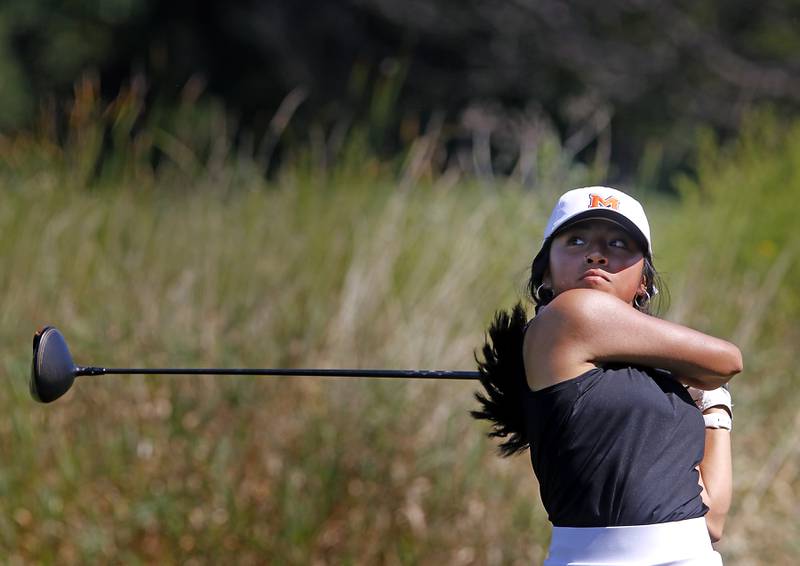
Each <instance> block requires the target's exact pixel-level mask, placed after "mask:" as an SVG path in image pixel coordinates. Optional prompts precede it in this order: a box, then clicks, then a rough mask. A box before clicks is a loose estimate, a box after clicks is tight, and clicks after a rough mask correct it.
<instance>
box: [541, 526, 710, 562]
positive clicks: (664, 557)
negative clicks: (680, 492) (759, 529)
mask: <svg viewBox="0 0 800 566" xmlns="http://www.w3.org/2000/svg"><path fill="white" fill-rule="evenodd" d="M590 565H591V566H601V565H602V566H722V557H721V556H720V555H719V553H717V552H716V551H715V550H714V549H713V548H712V547H711V539H710V538H709V536H708V530H707V528H706V520H705V518H704V517H698V518H696V519H687V520H685V521H675V522H672V523H659V524H657V525H636V526H632V527H581V528H572V527H553V538H552V540H551V542H550V552H549V553H548V556H547V559H546V560H545V561H544V565H543V566H590Z"/></svg>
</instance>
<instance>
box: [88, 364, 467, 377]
mask: <svg viewBox="0 0 800 566" xmlns="http://www.w3.org/2000/svg"><path fill="white" fill-rule="evenodd" d="M108 374H116V375H125V374H128V375H264V376H276V377H377V378H401V379H402V378H405V379H408V378H414V379H478V378H479V376H480V374H479V373H478V372H477V371H461V370H454V371H450V370H402V369H397V370H386V369H286V368H265V369H248V368H227V369H226V368H102V367H77V368H75V376H76V377H77V376H83V375H108Z"/></svg>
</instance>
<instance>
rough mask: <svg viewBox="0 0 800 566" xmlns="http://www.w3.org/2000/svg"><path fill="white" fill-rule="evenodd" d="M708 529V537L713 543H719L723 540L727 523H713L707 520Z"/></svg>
mask: <svg viewBox="0 0 800 566" xmlns="http://www.w3.org/2000/svg"><path fill="white" fill-rule="evenodd" d="M706 527H707V528H708V536H709V538H710V539H711V542H712V543H717V542H719V541H720V540H722V532H723V531H724V530H725V521H724V520H723V521H713V520H711V519H709V518H708V517H707V518H706Z"/></svg>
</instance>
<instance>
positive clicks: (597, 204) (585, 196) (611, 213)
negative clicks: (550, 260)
mask: <svg viewBox="0 0 800 566" xmlns="http://www.w3.org/2000/svg"><path fill="white" fill-rule="evenodd" d="M590 218H602V219H604V220H609V221H611V222H614V223H616V224H619V225H620V226H622V227H623V228H625V230H626V231H628V232H629V233H630V234H631V235H632V236H634V237H635V238H636V239H637V240H638V242H639V244H640V245H641V246H642V250H643V251H644V252H645V255H647V256H649V257H652V255H653V244H652V242H651V241H650V224H649V223H648V222H647V216H646V215H645V213H644V208H642V205H641V204H640V203H639V201H637V200H636V199H635V198H633V197H632V196H630V195H627V194H625V193H623V192H622V191H620V190H617V189H612V188H611V187H602V186H596V187H583V188H580V189H573V190H571V191H567V192H566V193H564V194H563V195H561V198H559V199H558V202H557V203H556V206H555V208H553V212H552V213H551V214H550V219H549V220H548V221H547V227H546V228H545V229H544V238H543V240H542V249H544V247H545V246H546V244H547V243H548V241H549V240H550V239H551V238H552V237H553V236H554V235H555V234H556V233H557V232H558V231H559V230H561V229H563V228H566V227H567V226H569V225H572V224H574V223H576V222H579V221H581V220H588V219H590ZM539 253H541V251H540V252H539Z"/></svg>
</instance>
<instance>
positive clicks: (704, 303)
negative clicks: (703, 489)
mask: <svg viewBox="0 0 800 566" xmlns="http://www.w3.org/2000/svg"><path fill="white" fill-rule="evenodd" d="M798 108H800V3H798V2H796V1H790V0H784V1H780V2H779V1H767V2H761V3H757V4H756V3H752V2H738V1H737V2H719V1H699V2H697V1H695V2H683V1H677V0H668V1H664V2H657V3H653V2H641V1H636V0H609V1H608V2H603V3H596V2H588V1H576V2H570V3H566V2H561V1H556V0H542V1H537V2H533V1H526V0H517V1H509V2H478V1H461V2H454V1H451V0H429V1H424V2H422V1H417V0H407V1H405V2H392V1H386V0H327V1H320V0H309V1H307V2H279V1H262V2H256V1H243V0H242V1H235V2H220V1H213V0H205V1H196V2H189V1H186V0H178V1H175V2H156V1H154V0H107V1H104V2H89V1H85V0H74V1H71V2H55V1H50V0H6V1H5V2H3V4H2V5H0V262H2V266H3V268H2V269H0V368H1V369H2V372H3V374H4V377H5V384H6V386H5V387H3V388H0V409H2V410H1V411H0V413H1V414H2V415H3V417H2V418H0V447H1V448H2V454H3V461H2V464H0V554H1V555H2V556H3V557H4V559H5V560H6V562H8V563H10V564H28V563H58V564H83V563H120V562H121V563H130V564H138V563H142V564H145V563H164V564H207V563H220V562H231V561H235V562H236V563H241V564H271V563H274V564H319V565H322V564H441V563H447V564H532V563H539V562H541V560H542V559H543V556H544V552H545V550H546V548H547V543H548V539H549V526H548V523H547V520H546V515H545V513H544V511H543V509H542V507H541V504H540V502H539V498H538V492H537V486H536V483H535V480H534V478H533V474H532V472H531V469H530V462H529V460H528V458H527V456H522V457H517V458H512V459H510V460H500V459H499V458H497V456H496V453H495V448H494V445H493V443H492V442H491V441H489V440H488V439H487V438H486V437H485V433H486V432H487V430H486V427H485V426H484V425H483V424H481V423H477V422H475V421H473V420H472V419H471V418H470V417H469V415H468V411H469V410H470V409H473V408H475V406H476V403H475V401H474V400H473V398H472V395H473V392H474V391H475V389H476V384H474V383H455V382H454V383H432V382H424V381H413V380H408V381H405V382H401V383H389V382H380V381H378V380H371V381H366V380H365V381H358V380H351V381H336V380H323V379H294V380H281V379H269V378H267V379H246V378H245V379H242V378H233V377H223V378H210V377H201V378H191V377H173V378H152V377H138V378H136V377H124V376H113V377H112V376H109V377H105V378H102V379H98V380H95V381H93V380H92V379H91V378H81V379H80V380H79V381H78V383H77V385H76V387H75V389H74V390H72V391H71V392H70V393H68V394H67V395H66V396H65V397H64V398H62V399H60V400H58V401H57V402H55V403H54V404H52V405H48V406H44V405H38V404H35V403H34V402H33V401H32V400H31V399H30V396H29V394H28V391H27V376H28V373H29V371H30V350H29V348H30V340H31V336H32V334H33V332H34V330H35V329H36V328H38V327H39V326H41V325H44V324H53V325H56V326H58V327H59V328H60V329H61V330H62V332H64V334H65V336H66V337H67V340H68V341H69V343H70V346H71V349H72V351H73V355H74V356H75V358H76V362H77V363H79V364H85V365H89V364H92V365H105V366H131V365H142V366H170V365H171V366H180V365H183V366H254V367H265V366H267V367H279V366H286V367H314V366H319V367H386V368H414V369H422V368H426V369H434V368H435V369H473V368H474V366H475V363H474V353H475V351H476V350H477V349H478V348H479V347H480V346H481V345H482V343H483V340H484V329H485V328H486V326H487V325H488V323H489V321H490V320H491V317H492V315H493V313H494V312H495V311H496V310H498V309H502V308H509V307H511V306H512V305H513V304H514V303H515V302H516V301H518V300H527V299H526V298H525V296H524V284H525V281H526V272H527V270H528V268H529V262H530V260H531V257H532V255H533V253H534V252H535V251H536V249H537V246H538V243H539V241H540V238H541V231H542V229H543V227H544V223H545V221H546V218H547V215H548V214H549V212H550V208H551V207H552V204H553V202H554V200H555V198H556V197H557V196H558V195H559V194H560V193H562V192H563V191H564V190H566V189H569V188H572V187H577V186H583V185H588V184H600V183H602V184H613V185H615V186H619V187H620V188H622V189H624V190H627V191H629V192H631V193H633V194H634V195H635V196H637V197H638V198H640V199H641V200H643V201H644V203H645V208H646V209H647V210H648V214H649V216H650V218H651V222H652V224H653V228H654V230H653V232H654V247H655V264H656V267H657V268H658V269H659V270H660V271H661V272H662V274H663V276H664V278H665V280H666V282H667V286H668V288H669V291H670V292H669V293H664V294H662V298H663V299H664V300H663V301H662V305H661V315H662V316H664V317H665V318H668V319H671V320H675V321H678V322H681V323H684V324H688V325H690V326H693V327H695V328H698V329H700V330H702V331H705V332H709V333H712V334H715V335H718V336H722V337H724V338H727V339H730V340H733V341H734V342H736V343H737V344H738V345H739V346H740V347H741V348H742V350H743V353H744V355H745V366H746V371H745V373H744V374H742V375H741V376H739V377H737V378H736V379H735V380H734V382H733V383H732V391H733V397H734V402H735V404H736V411H735V412H736V419H735V421H736V427H735V431H734V433H733V438H734V468H735V493H734V504H733V509H732V512H731V515H730V518H729V520H728V524H727V526H726V534H725V537H724V539H723V540H722V542H720V543H719V544H718V549H719V550H720V552H721V553H722V554H723V557H724V558H725V561H726V564H732V565H745V564H747V565H751V564H794V563H797V561H798V560H799V559H800V542H799V541H800V413H798V411H797V406H798V404H799V403H800V393H798V391H799V390H800V389H798V385H800V375H799V372H798V370H797V367H796V363H795V359H794V358H795V353H796V347H797V346H796V345H797V344H798V342H799V341H800V325H799V324H798V322H797V321H798V320H799V318H798V316H800V296H798V294H797V292H796V289H797V287H798V285H800V263H799V262H798V254H799V253H800V237H799V236H798V235H797V231H796V230H795V229H794V228H793V226H795V222H796V216H797V212H798V204H797V203H798V200H799V199H800V115H798ZM667 295H668V296H667ZM528 304H529V306H530V303H528ZM529 310H531V311H532V309H529Z"/></svg>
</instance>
